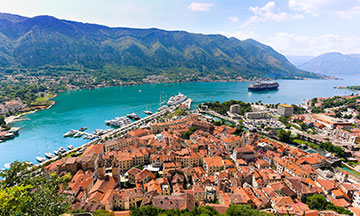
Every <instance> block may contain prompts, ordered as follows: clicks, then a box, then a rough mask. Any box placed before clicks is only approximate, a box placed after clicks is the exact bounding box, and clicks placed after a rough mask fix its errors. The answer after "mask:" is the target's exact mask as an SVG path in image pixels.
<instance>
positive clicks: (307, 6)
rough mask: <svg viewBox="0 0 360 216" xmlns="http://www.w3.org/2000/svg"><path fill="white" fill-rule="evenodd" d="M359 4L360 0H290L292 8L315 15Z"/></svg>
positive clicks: (347, 8)
mask: <svg viewBox="0 0 360 216" xmlns="http://www.w3.org/2000/svg"><path fill="white" fill-rule="evenodd" d="M359 4H360V1H359V0H289V7H290V9H292V10H295V11H301V12H304V13H308V14H311V15H313V16H318V15H320V14H322V13H326V12H336V11H347V10H349V9H351V8H352V7H355V6H357V5H359Z"/></svg>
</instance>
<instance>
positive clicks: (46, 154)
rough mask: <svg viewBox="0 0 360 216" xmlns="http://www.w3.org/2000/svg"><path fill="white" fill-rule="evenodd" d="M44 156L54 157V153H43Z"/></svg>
mask: <svg viewBox="0 0 360 216" xmlns="http://www.w3.org/2000/svg"><path fill="white" fill-rule="evenodd" d="M45 156H46V157H47V158H49V159H51V158H53V157H55V155H54V154H52V153H50V152H47V153H45Z"/></svg>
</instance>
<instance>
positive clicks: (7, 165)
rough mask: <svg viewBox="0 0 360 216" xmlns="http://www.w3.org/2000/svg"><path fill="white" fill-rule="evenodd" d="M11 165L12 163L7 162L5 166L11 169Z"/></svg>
mask: <svg viewBox="0 0 360 216" xmlns="http://www.w3.org/2000/svg"><path fill="white" fill-rule="evenodd" d="M11 165H12V163H6V164H4V167H5V168H6V169H10V168H11Z"/></svg>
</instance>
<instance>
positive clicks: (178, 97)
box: [167, 92, 186, 106]
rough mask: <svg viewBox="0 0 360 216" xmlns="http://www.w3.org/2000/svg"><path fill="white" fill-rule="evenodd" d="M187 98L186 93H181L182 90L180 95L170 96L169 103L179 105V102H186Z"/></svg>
mask: <svg viewBox="0 0 360 216" xmlns="http://www.w3.org/2000/svg"><path fill="white" fill-rule="evenodd" d="M185 100H186V96H185V95H184V94H181V92H179V94H178V95H175V96H171V97H170V98H169V100H168V102H167V104H168V105H170V106H173V105H178V104H181V103H182V102H184V101H185Z"/></svg>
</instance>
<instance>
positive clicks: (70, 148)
mask: <svg viewBox="0 0 360 216" xmlns="http://www.w3.org/2000/svg"><path fill="white" fill-rule="evenodd" d="M67 148H68V149H69V150H73V149H74V148H75V147H74V146H73V145H69V146H67Z"/></svg>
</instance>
